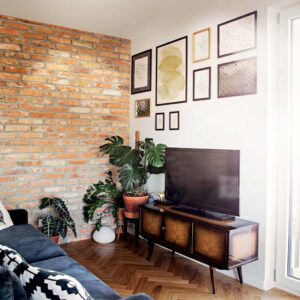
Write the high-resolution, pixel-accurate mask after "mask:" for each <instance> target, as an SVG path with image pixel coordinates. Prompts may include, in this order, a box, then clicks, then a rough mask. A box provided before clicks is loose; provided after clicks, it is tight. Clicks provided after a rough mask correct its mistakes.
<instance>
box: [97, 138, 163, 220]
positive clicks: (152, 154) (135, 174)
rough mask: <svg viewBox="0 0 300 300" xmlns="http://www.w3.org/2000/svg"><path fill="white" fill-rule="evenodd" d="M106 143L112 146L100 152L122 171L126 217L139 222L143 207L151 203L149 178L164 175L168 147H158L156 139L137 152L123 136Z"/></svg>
mask: <svg viewBox="0 0 300 300" xmlns="http://www.w3.org/2000/svg"><path fill="white" fill-rule="evenodd" d="M105 140H106V141H107V142H108V143H106V144H104V145H101V146H100V148H99V150H100V152H103V153H105V154H107V155H108V156H109V162H110V163H111V164H112V165H114V166H116V167H118V168H119V169H118V175H119V182H120V184H121V186H122V192H123V198H124V203H125V216H126V217H129V218H138V216H139V206H140V205H141V204H144V203H146V202H147V200H148V195H147V193H146V192H145V190H144V185H145V183H146V182H147V179H148V178H149V175H150V174H159V173H163V172H164V169H165V148H166V145H165V144H157V145H155V144H154V142H153V139H152V138H146V139H145V140H144V141H139V142H137V143H136V147H135V148H132V147H130V146H127V145H124V140H123V138H122V137H120V136H112V137H110V138H106V139H105Z"/></svg>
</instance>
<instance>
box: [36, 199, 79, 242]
mask: <svg viewBox="0 0 300 300" xmlns="http://www.w3.org/2000/svg"><path fill="white" fill-rule="evenodd" d="M48 207H49V208H50V209H51V211H50V212H49V213H47V214H46V215H44V216H43V217H42V219H41V228H40V230H41V232H42V233H43V234H45V235H46V236H47V237H48V238H50V239H51V240H52V241H54V242H55V243H58V239H59V236H61V237H62V238H63V239H64V238H65V237H66V236H67V233H68V229H71V231H72V232H73V234H74V236H75V237H77V232H76V225H75V222H74V220H73V219H72V217H71V215H70V213H69V210H68V207H67V205H66V203H65V201H63V200H62V199H60V198H49V197H44V198H42V199H41V204H40V206H39V208H40V209H45V208H48Z"/></svg>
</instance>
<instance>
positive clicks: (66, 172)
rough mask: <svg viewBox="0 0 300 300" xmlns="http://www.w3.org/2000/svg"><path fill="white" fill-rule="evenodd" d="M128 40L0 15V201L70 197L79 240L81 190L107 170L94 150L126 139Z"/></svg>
mask: <svg viewBox="0 0 300 300" xmlns="http://www.w3.org/2000/svg"><path fill="white" fill-rule="evenodd" d="M129 77H130V41H129V40H126V39H121V38H116V37H111V36H106V35H102V34H96V33H90V32H83V31H79V30H73V29H69V28H63V27H58V26H53V25H48V24H41V23H36V22H30V21H26V20H20V19H16V18H11V17H6V16H0V190H1V192H0V199H1V200H2V201H3V202H4V204H5V205H7V206H9V207H12V208H14V207H19V208H26V209H28V210H29V214H30V222H31V223H32V224H35V225H36V220H37V218H38V216H39V215H40V211H39V209H38V205H39V199H40V198H41V197H43V196H57V197H61V198H62V199H64V200H66V201H67V204H68V206H69V208H70V211H71V214H72V216H73V217H74V219H75V220H76V223H77V227H78V231H79V232H80V233H79V239H83V238H86V237H88V236H89V235H90V231H91V228H90V226H88V225H87V224H85V223H84V221H83V219H82V196H83V195H84V193H85V191H86V189H87V187H88V185H90V184H91V183H93V182H97V181H98V180H99V179H100V177H101V176H102V175H103V173H104V172H105V171H106V170H107V169H108V168H109V167H108V165H107V160H106V159H104V158H103V157H101V155H100V154H99V153H98V146H99V145H100V144H101V143H102V142H103V139H104V138H105V137H107V136H109V135H112V134H118V135H122V136H123V137H125V138H128V135H129V130H128V125H129Z"/></svg>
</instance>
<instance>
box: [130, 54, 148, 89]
mask: <svg viewBox="0 0 300 300" xmlns="http://www.w3.org/2000/svg"><path fill="white" fill-rule="evenodd" d="M151 61H152V49H149V50H146V51H144V52H141V53H138V54H135V55H133V56H132V59H131V94H137V93H142V92H148V91H151V67H152V62H151Z"/></svg>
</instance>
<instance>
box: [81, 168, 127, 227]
mask: <svg viewBox="0 0 300 300" xmlns="http://www.w3.org/2000/svg"><path fill="white" fill-rule="evenodd" d="M121 199H122V197H121V193H120V191H119V190H118V188H117V185H116V184H115V183H114V181H113V178H112V172H111V171H108V172H107V177H106V179H105V180H104V181H101V180H100V181H99V182H98V183H95V184H92V185H91V186H90V187H89V188H88V189H87V191H86V193H85V195H84V197H83V202H84V203H85V206H84V207H83V215H84V219H85V221H86V222H89V221H92V220H94V216H95V213H96V215H97V217H96V224H95V225H96V230H99V229H100V228H101V226H102V220H103V218H104V217H105V216H107V215H108V214H112V216H113V218H116V215H117V209H118V207H119V206H121V205H122V204H121V202H122V201H121ZM102 208H103V209H102ZM99 209H102V210H99Z"/></svg>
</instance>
